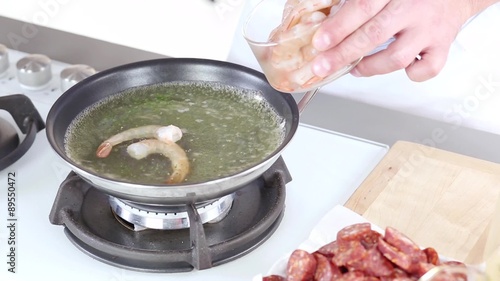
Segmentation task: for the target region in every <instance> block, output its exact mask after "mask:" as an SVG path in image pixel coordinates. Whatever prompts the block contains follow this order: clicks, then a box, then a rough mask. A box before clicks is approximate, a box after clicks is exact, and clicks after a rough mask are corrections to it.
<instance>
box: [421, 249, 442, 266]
mask: <svg viewBox="0 0 500 281" xmlns="http://www.w3.org/2000/svg"><path fill="white" fill-rule="evenodd" d="M423 252H424V253H425V256H426V257H427V262H428V263H431V264H433V265H439V254H438V252H437V251H436V249H434V248H431V247H428V248H425V249H424V250H423Z"/></svg>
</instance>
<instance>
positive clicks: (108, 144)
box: [96, 125, 182, 158]
mask: <svg viewBox="0 0 500 281" xmlns="http://www.w3.org/2000/svg"><path fill="white" fill-rule="evenodd" d="M145 138H156V139H158V140H160V141H173V142H177V141H178V140H180V139H181V138H182V131H181V129H179V128H178V127H176V126H173V125H169V126H160V125H147V126H142V127H137V128H132V129H128V130H125V131H123V132H121V133H118V134H116V135H114V136H112V137H110V138H109V139H107V140H105V141H103V142H102V143H101V144H100V145H99V147H98V148H97V151H96V155H97V157H99V158H106V157H108V155H109V154H110V153H111V150H112V149H113V146H115V145H117V144H120V143H122V142H126V141H129V140H133V139H145Z"/></svg>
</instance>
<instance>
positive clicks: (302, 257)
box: [286, 249, 317, 281]
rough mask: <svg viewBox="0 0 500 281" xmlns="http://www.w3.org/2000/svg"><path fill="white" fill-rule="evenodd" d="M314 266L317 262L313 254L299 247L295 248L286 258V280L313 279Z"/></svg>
mask: <svg viewBox="0 0 500 281" xmlns="http://www.w3.org/2000/svg"><path fill="white" fill-rule="evenodd" d="M316 266H317V262H316V258H315V257H314V256H313V254H311V253H309V252H307V251H304V250H301V249H297V250H295V251H293V252H292V254H291V255H290V258H289V259H288V264H287V269H286V280H287V281H305V280H313V277H314V273H315V271H316Z"/></svg>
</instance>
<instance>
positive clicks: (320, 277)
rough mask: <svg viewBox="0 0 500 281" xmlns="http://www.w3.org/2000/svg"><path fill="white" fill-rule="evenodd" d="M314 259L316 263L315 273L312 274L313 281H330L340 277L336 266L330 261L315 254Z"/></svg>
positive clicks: (340, 274) (340, 273)
mask: <svg viewBox="0 0 500 281" xmlns="http://www.w3.org/2000/svg"><path fill="white" fill-rule="evenodd" d="M314 257H315V258H316V261H317V266H316V272H315V273H314V280H315V281H331V280H336V279H337V278H339V277H341V276H342V272H340V269H339V268H338V266H337V265H336V264H334V263H332V262H331V261H330V259H329V258H327V257H325V256H323V255H321V254H319V253H316V254H314Z"/></svg>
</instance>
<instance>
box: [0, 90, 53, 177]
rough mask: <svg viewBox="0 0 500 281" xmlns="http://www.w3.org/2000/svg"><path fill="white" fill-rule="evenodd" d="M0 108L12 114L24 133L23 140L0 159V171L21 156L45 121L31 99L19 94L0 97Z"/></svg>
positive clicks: (43, 126) (42, 127)
mask: <svg viewBox="0 0 500 281" xmlns="http://www.w3.org/2000/svg"><path fill="white" fill-rule="evenodd" d="M0 109H3V110H6V111H7V112H9V113H10V115H12V117H13V118H14V121H15V122H16V124H17V126H18V127H19V129H20V130H21V132H22V133H23V134H26V136H25V138H24V140H23V142H22V143H21V144H20V145H19V146H18V147H16V149H14V150H13V151H12V152H10V153H9V154H7V155H6V156H5V157H2V159H0V171H1V170H3V169H5V168H6V167H8V166H10V165H11V164H13V163H14V162H16V161H17V160H19V158H21V157H22V156H23V155H24V154H25V153H26V152H27V151H28V149H29V148H30V147H31V145H32V144H33V142H34V141H35V137H36V134H37V133H38V132H39V131H41V130H43V129H44V128H45V123H44V121H43V119H42V117H41V116H40V114H39V113H38V111H37V110H36V108H35V106H34V105H33V103H32V102H31V100H30V99H29V98H28V97H27V96H25V95H21V94H16V95H9V96H4V97H0Z"/></svg>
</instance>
